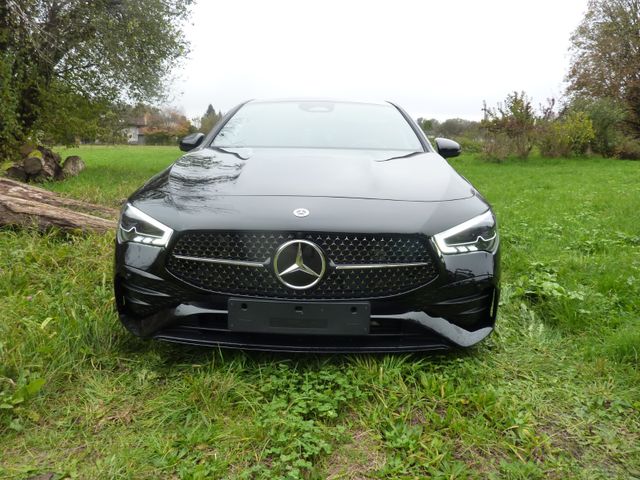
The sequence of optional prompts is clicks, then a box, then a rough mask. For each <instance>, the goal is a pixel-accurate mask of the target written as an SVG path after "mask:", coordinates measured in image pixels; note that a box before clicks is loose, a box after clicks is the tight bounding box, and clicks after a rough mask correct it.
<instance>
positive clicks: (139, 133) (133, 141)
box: [124, 114, 148, 145]
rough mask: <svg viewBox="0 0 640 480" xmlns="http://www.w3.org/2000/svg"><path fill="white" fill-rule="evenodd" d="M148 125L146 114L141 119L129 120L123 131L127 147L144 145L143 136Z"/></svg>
mask: <svg viewBox="0 0 640 480" xmlns="http://www.w3.org/2000/svg"><path fill="white" fill-rule="evenodd" d="M147 125H148V121H147V114H144V115H143V116H142V117H136V118H130V119H129V120H127V126H126V128H125V129H124V134H125V138H126V139H127V143H128V144H129V145H144V134H145V132H146V127H147Z"/></svg>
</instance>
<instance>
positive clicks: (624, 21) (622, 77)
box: [418, 0, 640, 160]
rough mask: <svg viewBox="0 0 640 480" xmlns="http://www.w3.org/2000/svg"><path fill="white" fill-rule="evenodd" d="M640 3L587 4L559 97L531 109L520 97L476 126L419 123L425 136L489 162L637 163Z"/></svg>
mask: <svg viewBox="0 0 640 480" xmlns="http://www.w3.org/2000/svg"><path fill="white" fill-rule="evenodd" d="M639 32H640V1H638V0H590V1H589V3H588V7H587V13H586V14H585V16H584V18H583V20H582V22H581V23H580V25H579V26H578V28H577V29H576V30H575V31H574V32H573V35H572V36H571V47H570V53H571V65H570V68H569V71H568V73H567V76H566V81H567V88H566V92H565V97H564V99H563V100H562V102H560V103H561V105H560V106H559V107H558V105H557V102H556V101H555V100H553V99H552V100H548V101H547V103H546V104H544V105H540V106H539V107H538V108H534V106H533V104H532V100H531V99H530V98H529V97H528V96H527V95H526V94H525V93H524V92H520V93H518V92H513V93H511V94H509V95H507V97H506V99H505V100H504V101H503V102H500V103H499V104H498V105H497V106H495V107H487V105H486V104H485V105H484V108H483V113H484V118H483V120H482V121H481V122H467V121H465V120H460V119H452V120H447V121H445V122H442V123H439V122H437V121H435V120H424V119H419V120H418V121H419V122H420V125H421V127H422V128H423V130H424V131H425V132H427V134H429V135H434V136H438V135H440V136H449V137H452V138H454V139H457V140H459V141H460V143H461V144H462V145H463V147H467V150H470V151H478V152H482V153H483V155H484V156H485V157H487V158H489V159H493V160H504V159H506V158H508V157H512V156H513V157H519V158H527V156H528V155H529V154H530V153H531V152H532V151H533V150H534V149H538V150H539V151H540V153H541V154H542V155H543V156H549V157H569V156H572V155H583V154H585V153H588V152H595V153H598V154H600V155H603V156H605V157H619V158H627V159H640V33H639Z"/></svg>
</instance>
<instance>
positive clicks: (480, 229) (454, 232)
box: [433, 210, 498, 254]
mask: <svg viewBox="0 0 640 480" xmlns="http://www.w3.org/2000/svg"><path fill="white" fill-rule="evenodd" d="M433 239H434V240H435V242H436V245H437V246H438V249H440V252H441V253H445V254H446V253H466V252H477V251H478V250H484V251H487V252H492V251H494V250H495V249H496V247H497V246H498V231H497V229H496V219H495V217H494V216H493V214H492V213H491V210H488V211H486V212H485V213H483V214H482V215H478V216H477V217H475V218H472V219H471V220H468V221H466V222H464V223H461V224H460V225H457V226H455V227H453V228H450V229H449V230H445V231H444V232H441V233H438V234H436V235H434V236H433Z"/></svg>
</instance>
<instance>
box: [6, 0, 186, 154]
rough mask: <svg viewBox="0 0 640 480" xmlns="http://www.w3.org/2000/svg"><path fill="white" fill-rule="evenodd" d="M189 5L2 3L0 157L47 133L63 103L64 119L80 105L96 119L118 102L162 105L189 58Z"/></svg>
mask: <svg viewBox="0 0 640 480" xmlns="http://www.w3.org/2000/svg"><path fill="white" fill-rule="evenodd" d="M192 1H193V0H145V1H140V0H93V1H90V2H88V1H85V0H3V1H2V2H0V156H6V155H8V154H9V153H10V152H11V150H12V148H15V147H16V145H19V143H21V142H23V141H24V139H25V138H26V137H28V136H31V135H35V134H40V133H42V134H45V135H46V134H48V133H50V132H49V131H48V130H49V129H50V125H55V124H56V121H55V119H54V117H55V116H56V113H55V111H53V109H54V108H59V107H60V103H61V102H64V103H65V106H66V108H62V109H60V110H61V111H62V112H64V113H63V115H65V116H69V115H70V114H71V115H73V114H74V113H75V112H74V108H73V107H74V105H78V106H81V107H82V108H81V110H82V111H83V112H85V114H86V110H87V106H91V107H93V108H96V109H97V110H96V112H95V115H94V117H95V116H97V115H98V113H99V112H104V107H105V105H109V104H112V103H114V102H117V101H119V100H143V99H144V100H147V101H149V100H157V99H159V98H161V97H162V96H163V94H164V85H165V80H166V78H167V75H168V74H169V73H170V72H171V70H172V68H173V67H174V66H175V65H176V63H177V62H179V60H180V59H181V57H183V56H184V55H185V53H186V51H187V47H188V45H187V42H186V40H185V38H184V35H183V32H182V25H183V23H184V21H185V20H186V19H187V18H188V15H189V8H190V4H191V3H192ZM45 118H46V119H47V122H46V123H45V122H43V121H41V119H45ZM81 123H82V122H79V124H81ZM82 133H83V132H78V134H80V135H82Z"/></svg>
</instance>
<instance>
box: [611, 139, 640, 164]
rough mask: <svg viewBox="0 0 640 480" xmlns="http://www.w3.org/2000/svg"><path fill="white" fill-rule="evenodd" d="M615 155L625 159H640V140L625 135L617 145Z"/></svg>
mask: <svg viewBox="0 0 640 480" xmlns="http://www.w3.org/2000/svg"><path fill="white" fill-rule="evenodd" d="M615 155H616V157H617V158H622V159H625V160H640V141H639V140H637V139H635V138H630V137H624V138H623V140H621V141H620V142H619V143H618V145H617V146H616V148H615Z"/></svg>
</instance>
